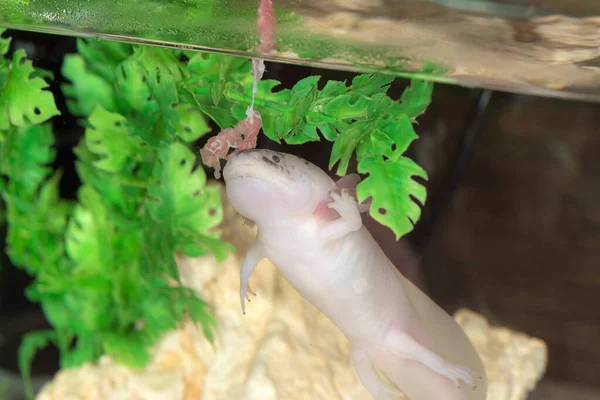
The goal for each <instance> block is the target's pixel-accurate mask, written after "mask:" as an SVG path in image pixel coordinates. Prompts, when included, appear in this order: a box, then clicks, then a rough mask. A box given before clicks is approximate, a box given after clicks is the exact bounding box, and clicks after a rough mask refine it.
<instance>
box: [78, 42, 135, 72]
mask: <svg viewBox="0 0 600 400" xmlns="http://www.w3.org/2000/svg"><path fill="white" fill-rule="evenodd" d="M77 51H78V52H79V54H80V55H81V56H82V57H83V58H84V59H85V61H86V64H87V67H88V68H89V69H90V71H91V73H93V74H95V75H97V76H99V77H101V78H102V79H104V80H105V81H106V82H108V83H112V82H114V79H115V69H116V67H117V65H119V64H120V63H121V62H123V61H124V60H125V59H127V58H128V57H130V56H131V55H132V54H133V46H132V45H131V44H128V43H120V42H115V41H112V40H101V39H89V38H85V39H77Z"/></svg>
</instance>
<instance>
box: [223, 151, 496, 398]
mask: <svg viewBox="0 0 600 400" xmlns="http://www.w3.org/2000/svg"><path fill="white" fill-rule="evenodd" d="M223 176H224V179H225V186H226V191H227V196H228V198H229V201H230V202H231V204H232V205H233V207H234V208H235V209H236V210H237V211H238V212H239V213H240V214H241V215H242V216H244V217H245V218H247V219H249V220H251V221H252V222H254V223H255V224H256V225H257V236H256V240H255V241H254V243H253V244H252V246H251V247H250V249H249V250H248V252H247V254H246V258H245V260H244V262H243V264H242V267H241V272H240V301H241V306H242V312H244V313H245V302H246V301H247V300H248V301H249V300H250V299H249V293H250V294H252V295H255V293H254V292H252V291H251V289H250V287H249V283H248V282H249V278H250V276H251V274H252V272H253V270H254V269H255V267H256V265H257V264H258V263H259V261H260V260H262V259H263V258H268V259H269V260H270V261H271V262H272V263H273V264H274V265H275V266H276V267H277V269H278V271H279V272H280V273H281V274H282V275H283V277H284V278H285V279H286V280H287V281H288V282H289V283H290V284H291V285H292V287H294V288H295V289H296V290H297V291H298V292H299V293H300V294H301V295H302V296H303V297H304V298H305V299H306V300H307V301H309V302H310V303H312V304H313V305H314V306H315V307H316V308H317V309H319V310H320V311H321V312H322V313H323V314H324V315H325V316H327V317H328V318H329V319H330V320H331V321H332V322H333V323H334V324H335V325H336V326H337V327H338V328H339V329H340V330H341V332H342V333H343V334H344V335H345V336H346V337H347V338H348V340H349V341H350V344H351V361H352V364H353V366H354V369H355V371H356V374H357V376H358V378H359V380H360V382H361V383H362V385H363V386H364V387H365V389H366V390H367V391H368V392H369V393H370V394H371V395H372V396H373V398H374V399H376V400H388V399H402V398H408V399H410V400H485V398H486V394H487V378H486V373H485V368H484V366H483V364H482V362H481V359H480V357H479V355H478V353H477V351H476V350H475V348H474V347H473V345H472V344H471V342H470V341H469V339H468V338H467V336H466V335H465V333H464V332H463V331H462V329H461V328H460V327H459V326H458V324H457V323H456V322H455V321H454V319H452V317H450V315H448V314H447V313H446V312H445V311H443V310H442V309H441V308H440V307H439V306H438V305H436V304H435V303H434V302H433V300H431V299H430V298H429V297H428V296H427V295H426V294H425V293H423V292H422V291H421V290H420V289H418V288H417V287H416V286H415V285H414V284H412V283H411V282H410V281H409V280H408V279H406V278H405V277H404V276H403V275H402V274H401V273H400V272H399V270H398V269H397V268H396V267H395V266H394V265H393V264H392V263H391V261H390V260H389V259H388V258H387V257H386V255H385V254H384V252H383V250H382V249H381V247H380V246H379V245H378V243H377V242H376V241H375V240H374V239H373V237H372V236H371V234H370V233H369V232H368V231H367V229H366V228H365V227H364V226H363V224H362V218H361V211H360V204H359V203H358V202H357V200H356V198H355V197H354V196H353V195H352V190H351V188H350V187H348V179H344V178H342V179H341V180H340V181H338V182H337V183H336V182H335V181H334V180H333V179H331V178H330V177H329V176H328V175H327V174H326V173H325V171H323V170H321V169H320V168H319V167H317V166H316V165H314V164H312V163H310V162H308V161H306V160H304V159H301V158H299V157H296V156H293V155H290V154H285V153H281V152H275V151H271V150H264V149H253V150H247V151H243V152H239V153H235V154H233V155H231V156H230V157H229V159H228V161H227V163H226V165H225V168H224V170H223ZM331 213H334V217H333V218H332V217H331Z"/></svg>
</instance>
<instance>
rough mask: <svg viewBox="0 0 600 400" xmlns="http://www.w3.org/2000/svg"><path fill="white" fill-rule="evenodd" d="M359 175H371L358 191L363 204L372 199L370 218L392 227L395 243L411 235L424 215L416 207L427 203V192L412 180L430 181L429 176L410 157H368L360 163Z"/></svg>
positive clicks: (360, 185) (359, 185)
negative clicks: (385, 158) (416, 178)
mask: <svg viewBox="0 0 600 400" xmlns="http://www.w3.org/2000/svg"><path fill="white" fill-rule="evenodd" d="M358 172H359V173H363V174H369V176H368V177H367V178H365V179H364V180H363V181H362V182H360V183H359V184H358V187H357V189H356V193H357V197H358V200H359V201H360V202H363V201H364V200H366V199H367V198H369V197H371V200H372V203H371V207H370V215H371V216H372V217H373V219H375V220H376V221H377V222H379V223H381V224H383V225H385V226H387V227H389V228H390V229H391V230H392V231H393V232H394V234H395V236H396V240H398V239H399V238H400V237H401V236H403V235H405V234H406V233H408V232H410V231H411V230H412V229H413V227H414V224H415V223H416V222H417V221H418V220H419V218H420V216H421V208H420V206H419V205H418V204H417V201H418V202H419V203H420V204H424V203H425V198H426V194H427V192H426V190H425V187H424V186H423V185H421V184H420V183H418V182H416V181H415V180H414V179H413V177H415V176H416V177H420V178H422V179H427V174H426V172H425V171H424V170H423V168H421V167H420V166H419V165H418V164H416V163H415V162H414V161H412V160H411V159H409V158H405V157H398V158H396V159H394V160H384V158H383V157H371V156H368V157H365V158H363V159H361V160H360V161H359V163H358Z"/></svg>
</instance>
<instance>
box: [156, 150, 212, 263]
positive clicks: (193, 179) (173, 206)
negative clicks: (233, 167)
mask: <svg viewBox="0 0 600 400" xmlns="http://www.w3.org/2000/svg"><path fill="white" fill-rule="evenodd" d="M158 160H159V162H158V163H157V164H156V167H155V170H154V181H153V182H152V184H150V185H149V187H148V194H149V195H150V197H151V201H150V202H148V204H147V208H148V211H149V212H150V215H151V216H152V218H153V219H154V220H155V221H157V222H159V223H161V224H169V225H170V226H171V228H172V232H173V234H174V237H175V238H176V242H177V244H178V247H179V248H182V247H186V246H189V245H190V237H189V235H190V234H193V236H194V239H195V240H194V241H193V242H192V243H198V244H199V245H201V244H202V241H203V240H210V239H216V237H217V233H218V232H216V231H215V229H216V227H217V225H218V224H219V223H220V221H221V219H222V216H223V210H222V204H221V202H220V198H219V193H218V191H217V189H216V188H212V187H206V175H205V173H204V171H203V170H202V168H199V167H198V165H197V164H196V157H195V156H194V154H193V153H192V152H191V150H190V149H189V148H187V147H186V146H185V145H183V144H181V143H178V142H174V143H172V144H171V145H169V146H167V147H164V148H163V149H161V150H160V152H159V155H158ZM211 244H212V245H213V246H217V243H216V241H214V242H213V241H211ZM218 247H221V246H217V247H213V248H205V249H204V250H205V251H212V252H217V253H218V252H219V249H218Z"/></svg>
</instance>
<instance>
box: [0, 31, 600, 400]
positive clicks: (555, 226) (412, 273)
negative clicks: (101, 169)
mask: <svg viewBox="0 0 600 400" xmlns="http://www.w3.org/2000/svg"><path fill="white" fill-rule="evenodd" d="M7 34H10V35H11V36H12V37H13V46H12V48H13V49H14V47H15V46H19V47H24V48H26V50H27V52H28V56H29V57H30V58H32V59H33V61H34V65H35V66H39V67H42V68H46V69H50V70H52V71H53V72H54V74H55V76H56V81H54V82H52V84H51V89H52V91H53V93H54V94H55V96H56V99H57V103H58V105H59V109H60V110H61V113H62V116H60V117H57V118H55V121H54V132H55V135H56V138H57V141H56V145H57V150H58V156H57V160H56V163H55V164H56V167H60V168H62V169H64V171H65V175H64V178H63V181H62V184H61V185H62V187H61V191H62V194H63V196H64V197H67V198H74V197H75V195H76V190H77V187H78V184H79V181H78V179H77V175H76V173H75V170H74V168H73V162H74V156H73V154H72V152H71V150H72V147H73V146H74V145H75V144H76V143H77V141H78V140H79V138H80V136H81V134H82V133H83V131H82V129H81V128H80V127H78V126H77V124H76V121H75V119H73V118H72V117H71V116H70V115H69V113H68V112H67V110H66V107H65V105H64V99H63V97H62V95H61V92H60V89H59V86H60V83H62V77H61V75H60V67H61V64H62V60H63V56H64V54H65V53H69V52H75V51H76V49H75V40H74V39H73V38H69V37H61V36H51V35H40V34H34V33H26V32H15V31H10V32H7ZM315 74H318V75H322V76H323V79H337V80H344V79H351V78H352V77H353V76H354V75H353V74H350V73H344V72H339V71H326V70H317V69H311V68H308V67H298V66H292V65H282V64H268V65H267V75H266V78H274V79H278V80H280V81H282V83H283V86H284V87H288V88H289V87H291V86H293V84H294V83H295V82H296V81H297V80H299V79H301V78H303V77H305V76H308V75H315ZM406 84H407V82H406V81H405V80H401V79H398V80H397V81H396V82H395V83H394V85H393V86H392V88H391V90H390V95H391V97H393V98H398V97H399V95H400V94H401V92H402V90H403V89H404V87H405V86H406ZM599 126H600V107H599V106H598V105H597V104H590V103H582V102H575V101H562V100H554V99H546V98H539V97H530V96H524V95H512V94H506V93H500V92H493V93H490V92H487V91H481V90H476V89H465V88H458V87H451V86H444V85H437V86H436V88H435V90H434V98H433V102H432V104H431V106H430V107H429V109H428V110H427V113H426V114H425V115H424V116H422V117H421V118H420V119H419V125H418V127H417V133H419V135H420V136H421V138H420V139H419V140H418V141H416V142H415V143H414V144H413V146H412V147H411V149H410V154H409V155H410V156H411V157H413V158H414V159H416V160H417V162H418V163H419V164H421V165H422V166H423V167H424V168H425V169H426V170H427V172H428V174H429V177H430V179H429V182H428V183H427V187H428V191H429V195H428V200H427V204H426V206H425V208H424V212H423V217H422V219H421V220H420V222H419V223H418V225H417V227H416V229H415V231H414V232H412V233H411V234H409V235H408V236H407V237H406V239H405V240H403V241H401V242H400V243H397V242H396V241H395V240H394V237H393V235H392V233H391V231H389V230H388V229H387V228H385V227H382V226H379V225H377V224H376V223H373V221H366V223H367V225H368V227H369V228H370V229H371V231H372V233H373V234H374V236H375V237H376V239H377V240H378V241H379V242H380V243H381V244H382V247H383V248H384V250H385V251H386V253H387V254H388V255H389V256H390V258H391V259H392V261H394V263H395V264H396V265H397V266H399V268H400V269H401V270H402V271H403V272H404V273H405V274H406V275H407V276H408V277H409V278H410V279H412V280H413V281H415V282H416V283H417V284H418V285H420V286H421V287H423V288H424V289H425V290H426V291H427V292H428V293H429V294H430V296H431V297H432V298H433V299H434V300H436V301H437V302H438V303H440V304H441V305H442V306H443V307H444V308H445V309H446V310H447V311H448V312H450V313H452V312H454V311H455V310H456V309H457V308H459V307H461V306H467V307H469V308H472V309H474V310H476V311H478V312H480V313H482V314H484V315H485V316H486V317H487V318H488V319H489V320H490V321H491V322H492V323H493V324H498V325H503V326H508V327H510V328H512V329H515V330H518V331H522V332H525V333H527V334H529V335H532V336H535V337H538V338H541V339H543V340H545V341H546V342H547V343H548V345H549V365H548V372H547V374H546V378H545V380H544V382H543V383H542V384H541V385H540V386H539V387H538V389H537V390H536V392H535V393H534V395H533V396H532V398H535V399H554V398H556V399H558V398H560V399H572V400H579V399H581V400H583V399H586V400H587V399H590V400H591V399H592V398H594V399H597V398H600V270H599V262H600V187H599V182H600V135H599V134H598V127H599ZM206 139H207V138H205V139H204V140H206ZM202 144H203V143H199V146H201V145H202ZM259 146H260V147H270V148H277V149H280V150H284V151H287V152H291V153H295V154H298V155H300V156H302V157H304V158H306V159H308V160H310V161H312V162H315V163H316V164H318V165H320V166H321V167H323V168H326V166H327V161H328V157H329V154H330V149H331V144H330V143H327V142H320V143H312V144H306V145H303V146H279V145H276V144H274V143H270V142H268V141H266V140H264V138H263V139H261V142H260V143H259ZM4 236H5V231H4V228H2V231H0V244H1V245H2V246H4V242H3V241H4ZM407 244H408V245H410V248H412V249H413V251H414V253H412V252H410V251H407V247H406V245H407ZM411 259H416V261H417V263H416V264H411V263H410V260H411ZM2 264H3V265H2V268H0V332H1V333H2V336H4V343H1V342H0V368H4V369H7V370H10V371H13V372H16V371H17V363H16V354H17V348H18V344H19V342H20V340H21V337H22V335H23V333H25V332H27V331H30V330H35V329H42V328H45V327H46V326H47V325H46V324H47V323H46V321H45V319H44V317H43V314H42V313H41V312H40V310H39V308H38V307H37V306H36V305H35V304H31V303H29V302H28V301H27V300H26V299H25V298H24V296H23V291H24V289H25V287H26V285H27V284H28V282H29V278H28V277H27V275H26V274H25V273H23V272H21V271H19V270H16V269H14V268H12V267H11V266H10V265H9V261H8V259H7V258H6V255H5V254H3V255H2ZM57 366H58V362H57V354H56V351H55V350H54V349H49V350H46V351H44V352H42V353H40V354H39V355H38V357H37V358H36V362H35V364H34V368H33V370H34V373H42V374H48V373H53V372H54V371H56V368H57ZM594 387H598V392H596V391H595V390H596V389H594ZM580 388H586V389H585V390H586V392H585V393H584V389H580ZM580 392H581V393H580ZM578 393H579V394H578ZM586 393H587V394H586Z"/></svg>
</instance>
